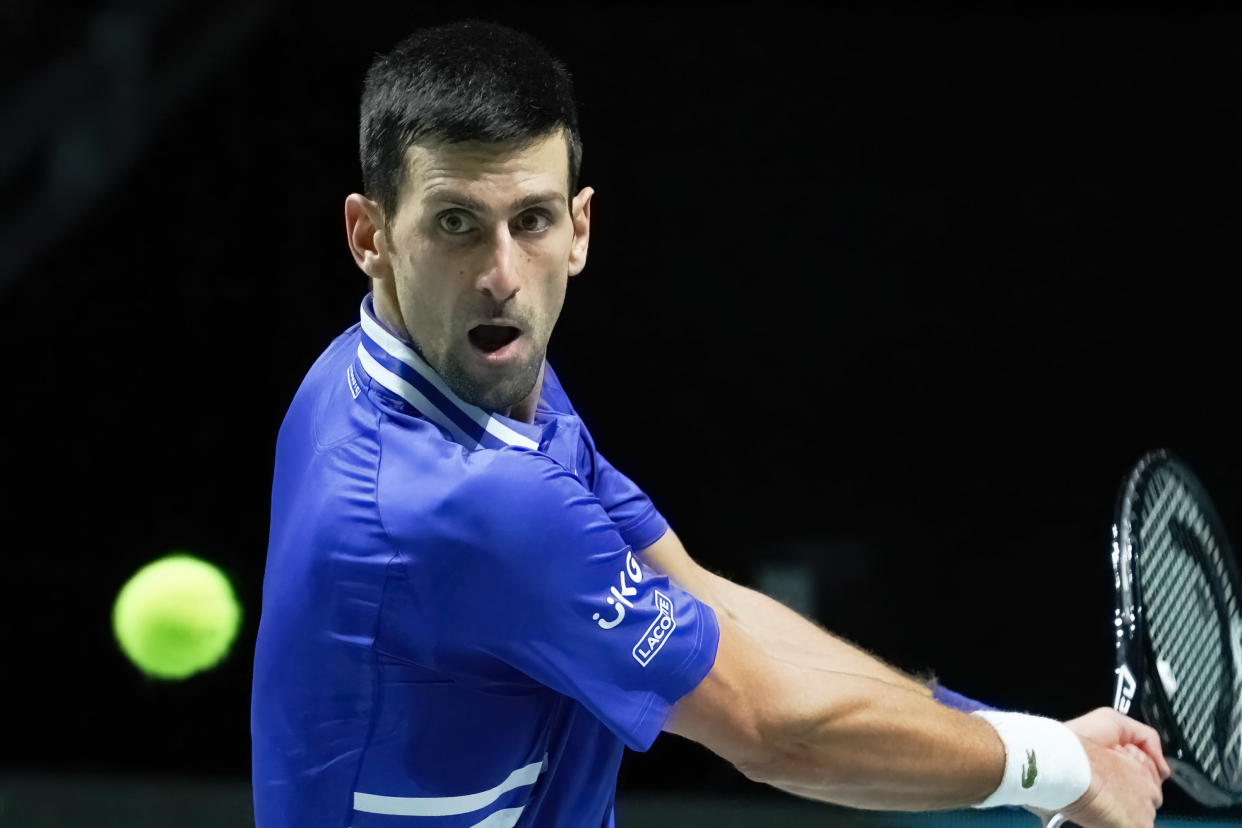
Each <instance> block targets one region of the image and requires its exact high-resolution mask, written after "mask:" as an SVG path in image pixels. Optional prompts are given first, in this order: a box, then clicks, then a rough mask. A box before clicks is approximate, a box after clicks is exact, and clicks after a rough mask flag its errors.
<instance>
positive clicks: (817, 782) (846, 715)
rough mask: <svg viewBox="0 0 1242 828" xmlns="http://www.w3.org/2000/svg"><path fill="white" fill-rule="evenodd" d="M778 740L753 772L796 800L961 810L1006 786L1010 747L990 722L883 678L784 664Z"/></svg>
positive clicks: (772, 738)
mask: <svg viewBox="0 0 1242 828" xmlns="http://www.w3.org/2000/svg"><path fill="white" fill-rule="evenodd" d="M782 669H783V670H785V671H787V672H786V674H785V676H784V680H783V681H782V682H781V685H782V686H784V687H789V688H796V689H794V690H793V691H792V692H790V693H789V694H788V695H786V696H784V697H783V698H781V699H779V700H777V701H774V704H776V705H781V706H783V709H779V710H777V711H774V712H775V716H774V718H775V720H778V721H782V722H784V723H785V724H784V725H782V726H781V731H782V732H778V733H773V734H770V735H769V739H770V741H771V743H772V744H775V745H779V746H780V748H779V750H777V751H775V752H774V754H773V755H772V757H771V758H770V759H769V761H767V762H766V763H764V764H762V765H760V766H756V767H752V768H748V769H746V772H747V774H748V775H749V776H751V778H753V779H756V780H758V781H761V782H765V783H767V784H770V785H772V786H774V787H777V788H780V789H782V790H785V791H787V792H789V793H792V794H795V795H797V796H803V797H807V798H810V799H817V800H822V801H826V802H834V803H837V804H842V805H848V806H851V807H855V808H875V809H884V810H936V809H946V808H963V807H968V806H970V805H973V804H976V803H978V802H981V801H982V800H983V799H985V798H986V797H987V796H988V795H989V794H990V793H992V791H994V790H995V789H996V787H997V785H998V784H999V782H1000V779H1001V774H1002V772H1003V770H1004V767H1005V751H1004V747H1003V745H1002V743H1001V741H1000V738H999V737H998V736H997V734H996V731H995V730H994V729H993V728H992V726H991V725H989V724H988V723H987V722H985V721H983V720H982V719H980V718H978V717H976V716H970V715H968V714H965V713H961V712H959V711H956V710H952V709H950V708H947V707H944V706H942V705H940V704H937V703H936V702H935V701H933V700H932V699H930V698H928V697H927V696H925V695H923V694H921V693H917V692H912V691H910V690H906V689H902V688H900V687H896V686H894V685H893V684H892V683H891V682H890V681H888V680H886V679H883V678H879V679H877V678H874V677H868V676H865V675H861V674H852V673H841V672H834V671H825V670H817V669H813V668H807V667H799V666H796V665H790V664H785V665H784V666H783V668H782Z"/></svg>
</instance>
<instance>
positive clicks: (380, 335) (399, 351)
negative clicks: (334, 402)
mask: <svg viewBox="0 0 1242 828" xmlns="http://www.w3.org/2000/svg"><path fill="white" fill-rule="evenodd" d="M361 321H362V333H363V342H364V343H365V342H366V341H367V340H368V339H369V340H370V341H371V342H372V343H374V345H375V346H377V348H378V349H379V350H380V351H383V352H384V353H386V354H387V355H389V356H391V357H392V358H393V359H394V360H396V361H397V362H399V363H401V366H406V367H408V368H409V369H410V371H412V372H413V373H412V374H411V373H409V372H407V371H405V370H402V369H401V366H397V365H394V366H393V367H394V368H396V369H397V371H396V372H393V371H391V370H390V371H389V373H395V374H397V375H399V376H403V378H404V379H405V381H406V382H407V384H409V385H411V387H413V386H415V385H418V386H422V391H423V394H422V397H423V399H424V400H426V401H428V402H429V403H431V404H432V405H434V407H435V408H436V409H438V410H439V411H440V413H441V414H443V415H445V416H446V417H447V418H449V419H452V420H457V421H458V422H459V423H461V425H460V426H459V427H461V428H466V425H465V423H464V422H462V421H461V418H462V417H463V416H464V417H466V418H469V419H470V420H472V421H473V422H474V423H475V424H477V427H478V428H479V430H480V433H478V434H477V435H475V436H474V437H472V438H471V439H472V440H473V442H474V443H476V444H482V445H486V446H488V447H489V448H495V447H496V446H492V445H490V443H491V442H492V440H495V441H498V442H499V443H501V444H507V445H511V446H521V447H523V448H529V449H538V448H539V443H538V442H536V441H535V440H532V439H531V438H529V437H527V436H526V435H524V434H520V433H519V432H517V431H514V430H513V429H512V428H510V427H509V426H507V425H505V424H504V423H502V422H500V421H499V420H497V419H496V418H494V417H492V416H491V415H490V414H488V413H487V412H486V411H484V410H483V409H482V408H479V407H478V406H477V405H471V404H470V403H468V402H466V401H465V400H463V399H461V398H460V397H458V396H457V394H455V393H454V392H453V390H452V389H450V388H449V387H448V386H447V385H445V384H444V380H442V379H441V378H440V375H439V374H437V373H436V372H435V371H434V370H432V368H431V366H430V365H428V364H427V363H426V361H425V360H423V358H422V357H421V356H419V355H418V353H417V352H416V351H415V350H414V349H413V348H411V347H410V346H409V345H407V344H405V343H404V342H402V341H401V340H400V339H397V338H396V337H395V336H393V335H392V334H390V333H389V332H388V331H386V330H385V329H384V327H383V326H382V325H380V324H379V323H378V322H377V321H375V319H374V318H373V317H372V316H371V313H370V312H369V310H368V308H367V301H366V300H363V303H362V311H361ZM377 356H378V354H377ZM377 379H378V377H377ZM386 387H387V386H386ZM389 390H390V391H391V390H394V389H391V388H390V389H389ZM411 404H412V403H411ZM414 407H415V408H419V410H420V411H421V410H422V408H421V407H420V406H417V405H415V406H414ZM424 413H426V412H424ZM469 430H473V429H469ZM485 434H486V435H489V436H490V437H491V438H492V439H490V440H489V439H487V437H486V436H485Z"/></svg>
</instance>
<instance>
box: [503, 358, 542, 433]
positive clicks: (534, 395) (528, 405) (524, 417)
mask: <svg viewBox="0 0 1242 828" xmlns="http://www.w3.org/2000/svg"><path fill="white" fill-rule="evenodd" d="M547 364H548V363H547V362H546V361H544V362H542V363H540V365H539V376H538V377H536V378H535V387H534V388H532V389H530V393H529V394H527V395H526V396H525V397H524V398H523V399H521V400H519V401H518V402H517V404H516V405H514V406H513V408H511V409H509V413H508V415H507V416H509V417H510V418H512V419H514V420H518V421H519V422H523V423H533V422H534V421H535V407H536V406H537V405H539V392H540V390H542V388H543V370H544V368H546V367H547Z"/></svg>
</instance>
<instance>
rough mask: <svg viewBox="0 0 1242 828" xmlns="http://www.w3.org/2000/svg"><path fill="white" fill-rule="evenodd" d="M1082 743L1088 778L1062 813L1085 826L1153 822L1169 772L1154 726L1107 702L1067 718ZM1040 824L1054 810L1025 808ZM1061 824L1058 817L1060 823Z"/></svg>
mask: <svg viewBox="0 0 1242 828" xmlns="http://www.w3.org/2000/svg"><path fill="white" fill-rule="evenodd" d="M1065 724H1066V726H1067V727H1069V728H1070V730H1072V731H1074V734H1075V735H1077V736H1078V738H1079V740H1081V741H1082V743H1083V748H1084V749H1085V750H1086V752H1087V760H1088V761H1089V762H1090V764H1091V783H1090V785H1089V787H1088V788H1087V792H1086V793H1084V794H1083V795H1082V796H1081V797H1079V799H1078V800H1077V801H1076V802H1074V803H1073V804H1071V805H1070V806H1069V807H1066V808H1064V809H1062V816H1063V817H1064V818H1067V819H1070V820H1072V821H1074V822H1075V823H1077V824H1079V825H1083V826H1091V827H1092V828H1094V826H1118V828H1131V826H1153V825H1154V824H1155V818H1156V810H1157V809H1158V808H1159V807H1160V805H1161V804H1163V802H1164V796H1163V794H1162V793H1161V790H1160V785H1161V783H1162V782H1163V781H1164V780H1166V779H1168V778H1169V776H1170V773H1171V771H1170V768H1169V764H1168V762H1166V761H1165V758H1164V752H1163V751H1162V750H1161V748H1160V736H1159V734H1157V733H1156V731H1155V730H1153V729H1152V728H1150V727H1148V726H1147V725H1144V724H1141V723H1139V722H1137V721H1135V720H1134V719H1131V718H1129V717H1127V716H1123V715H1122V714H1120V713H1118V712H1116V711H1115V710H1113V709H1111V708H1107V707H1101V708H1097V709H1095V710H1092V711H1091V712H1090V713H1087V714H1086V715H1084V716H1080V717H1078V718H1077V719H1072V720H1070V721H1068V722H1066V723H1065ZM1029 810H1031V811H1032V812H1033V813H1035V814H1036V815H1037V816H1039V817H1040V821H1041V822H1042V823H1043V824H1044V825H1048V824H1049V820H1050V819H1051V818H1052V817H1053V816H1054V815H1053V814H1051V813H1048V812H1042V811H1038V810H1036V809H1029ZM1058 824H1059V823H1058Z"/></svg>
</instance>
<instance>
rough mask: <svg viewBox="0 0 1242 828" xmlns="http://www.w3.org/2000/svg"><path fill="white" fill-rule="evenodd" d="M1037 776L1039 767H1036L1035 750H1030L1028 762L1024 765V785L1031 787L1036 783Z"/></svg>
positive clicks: (1027, 757)
mask: <svg viewBox="0 0 1242 828" xmlns="http://www.w3.org/2000/svg"><path fill="white" fill-rule="evenodd" d="M1036 776H1039V768H1037V767H1035V751H1033V750H1028V751H1027V752H1026V762H1025V763H1024V764H1023V765H1022V787H1024V788H1029V787H1031V786H1032V785H1034V784H1035V777H1036Z"/></svg>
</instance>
